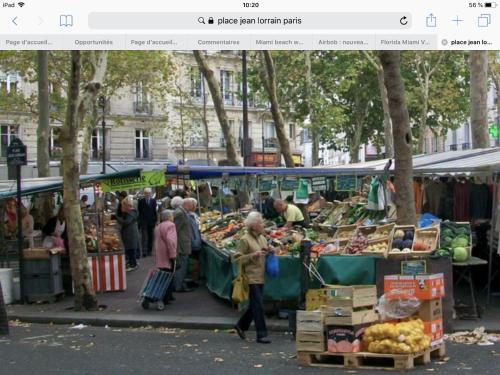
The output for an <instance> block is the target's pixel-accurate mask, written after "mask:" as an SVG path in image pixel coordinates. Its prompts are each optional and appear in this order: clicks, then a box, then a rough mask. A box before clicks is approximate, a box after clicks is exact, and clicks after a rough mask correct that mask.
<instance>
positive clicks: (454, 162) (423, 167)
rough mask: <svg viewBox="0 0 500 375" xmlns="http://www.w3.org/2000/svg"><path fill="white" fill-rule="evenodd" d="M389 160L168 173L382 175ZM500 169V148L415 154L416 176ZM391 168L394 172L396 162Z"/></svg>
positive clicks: (187, 168) (172, 170) (185, 168)
mask: <svg viewBox="0 0 500 375" xmlns="http://www.w3.org/2000/svg"><path fill="white" fill-rule="evenodd" d="M388 161H389V159H381V160H375V161H369V162H365V163H356V164H346V165H336V166H319V167H313V168H303V167H300V168H282V167H276V168H273V167H264V168H262V167H239V166H235V167H217V166H199V165H198V166H195V165H192V166H191V165H181V166H178V165H168V166H167V175H168V174H170V175H185V176H186V177H187V178H189V179H192V180H204V179H211V178H222V177H225V176H227V177H236V176H245V175H252V176H299V177H314V176H337V175H357V176H366V175H380V174H383V173H384V168H385V167H386V165H387V162H388ZM499 169H500V147H496V148H487V149H473V150H462V151H447V152H440V153H435V154H428V155H415V156H414V157H413V173H414V175H416V176H419V175H429V174H444V175H446V174H450V175H451V174H474V173H485V172H488V173H491V172H494V171H497V170H499ZM390 171H394V163H393V164H392V166H391V169H390Z"/></svg>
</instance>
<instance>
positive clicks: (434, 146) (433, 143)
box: [432, 137, 438, 152]
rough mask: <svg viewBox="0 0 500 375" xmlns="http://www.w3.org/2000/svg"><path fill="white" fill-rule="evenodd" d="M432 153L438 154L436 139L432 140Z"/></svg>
mask: <svg viewBox="0 0 500 375" xmlns="http://www.w3.org/2000/svg"><path fill="white" fill-rule="evenodd" d="M432 152H438V138H437V137H433V138H432Z"/></svg>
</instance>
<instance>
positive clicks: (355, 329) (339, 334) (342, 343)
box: [326, 324, 370, 353]
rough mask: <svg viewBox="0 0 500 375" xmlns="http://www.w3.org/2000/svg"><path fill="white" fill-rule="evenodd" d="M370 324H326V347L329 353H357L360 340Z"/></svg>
mask: <svg viewBox="0 0 500 375" xmlns="http://www.w3.org/2000/svg"><path fill="white" fill-rule="evenodd" d="M369 326H370V324H358V325H354V326H327V331H326V335H327V340H328V341H327V348H328V351H329V352H331V353H357V352H360V351H361V340H362V338H363V334H364V332H365V329H366V328H367V327H369Z"/></svg>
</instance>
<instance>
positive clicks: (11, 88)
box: [0, 72, 19, 94]
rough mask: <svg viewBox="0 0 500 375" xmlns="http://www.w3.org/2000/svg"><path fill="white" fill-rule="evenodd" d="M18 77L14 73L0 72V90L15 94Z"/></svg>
mask: <svg viewBox="0 0 500 375" xmlns="http://www.w3.org/2000/svg"><path fill="white" fill-rule="evenodd" d="M18 83H19V79H18V76H17V74H16V73H3V72H0V90H1V91H2V92H4V93H7V94H10V93H12V94H15V93H16V92H17V89H18Z"/></svg>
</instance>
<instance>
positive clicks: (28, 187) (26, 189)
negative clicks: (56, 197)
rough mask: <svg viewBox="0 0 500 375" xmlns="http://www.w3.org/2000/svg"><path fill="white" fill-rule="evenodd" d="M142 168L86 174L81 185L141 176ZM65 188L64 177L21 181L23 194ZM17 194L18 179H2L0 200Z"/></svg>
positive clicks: (81, 180)
mask: <svg viewBox="0 0 500 375" xmlns="http://www.w3.org/2000/svg"><path fill="white" fill-rule="evenodd" d="M141 171H142V169H140V168H134V169H128V170H125V171H121V172H113V173H106V174H95V175H85V176H81V177H80V186H85V185H91V184H93V183H96V182H98V181H101V180H105V179H111V178H127V177H139V176H140V175H141ZM62 189H63V181H62V177H48V178H30V179H25V180H22V181H21V195H23V196H26V195H33V194H39V193H47V192H52V191H59V190H62ZM16 194H17V185H16V181H14V180H8V181H0V200H4V199H7V198H11V197H15V196H16Z"/></svg>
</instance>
